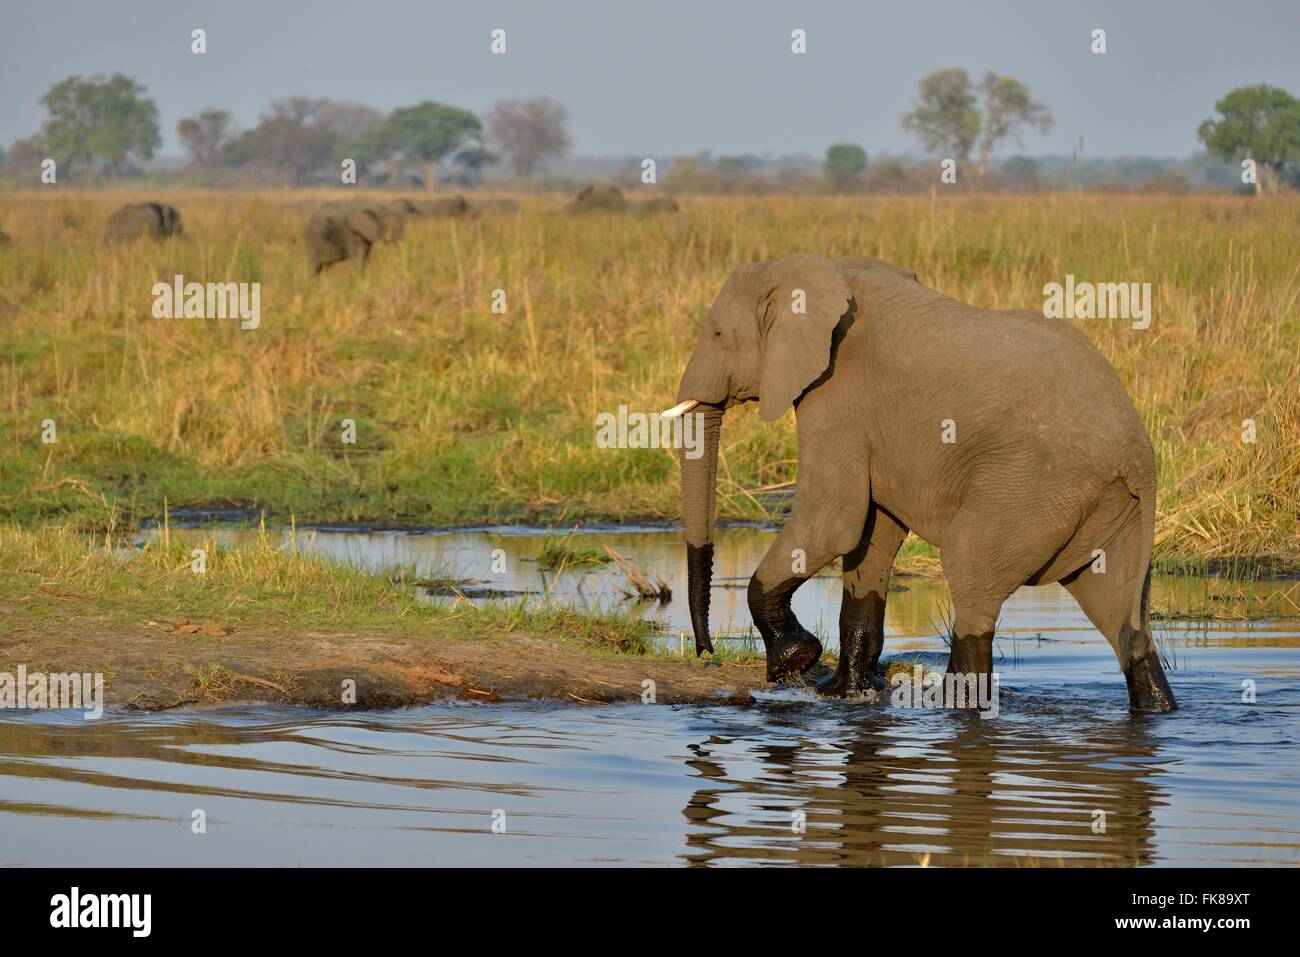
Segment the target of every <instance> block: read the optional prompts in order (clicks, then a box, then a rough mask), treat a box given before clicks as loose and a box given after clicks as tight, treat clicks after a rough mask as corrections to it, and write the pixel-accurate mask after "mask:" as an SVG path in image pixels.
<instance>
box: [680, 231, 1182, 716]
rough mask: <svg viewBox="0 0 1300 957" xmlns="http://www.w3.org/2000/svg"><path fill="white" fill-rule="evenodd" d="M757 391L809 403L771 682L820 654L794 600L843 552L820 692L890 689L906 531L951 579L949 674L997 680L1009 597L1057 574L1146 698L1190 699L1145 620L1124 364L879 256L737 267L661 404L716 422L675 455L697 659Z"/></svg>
mask: <svg viewBox="0 0 1300 957" xmlns="http://www.w3.org/2000/svg"><path fill="white" fill-rule="evenodd" d="M753 401H756V402H758V410H759V416H760V418H762V419H764V420H768V421H770V420H773V419H776V418H779V417H781V416H782V415H784V413H785V412H786V411H787V410H788V409H790V408H792V407H793V409H794V411H795V426H796V431H797V437H798V478H797V483H796V488H795V495H794V504H793V508H792V510H791V513H790V515H789V518H788V519H787V521H786V522H785V524H784V525H783V527H782V528H781V529H780V531H779V532H778V533H777V535H776V539H775V541H774V542H773V543H772V545H771V547H770V548H769V550H768V551H767V553H766V555H765V556H764V557H763V559H762V561H761V562H760V564H759V566H758V568H757V570H756V571H755V572H754V574H753V577H752V578H751V579H750V581H749V586H748V603H749V610H750V613H751V615H752V616H753V619H754V624H755V627H756V629H757V630H758V632H759V634H760V635H761V637H762V638H763V642H764V646H765V650H766V654H767V678H768V680H769V681H784V680H789V679H794V678H797V677H798V676H800V675H801V674H802V673H805V672H806V671H808V669H810V668H811V666H812V665H814V664H815V663H816V662H817V661H818V660H819V658H820V656H821V652H822V647H821V643H820V642H819V641H818V640H817V639H816V638H815V637H814V636H813V635H811V634H810V633H809V632H808V631H807V630H805V629H804V628H803V627H802V626H801V625H800V624H799V622H798V621H797V620H796V618H795V616H794V615H793V613H792V612H791V610H790V599H791V595H792V594H793V592H794V591H795V589H796V588H798V587H799V586H800V585H801V584H802V583H803V582H804V581H806V580H807V579H808V578H809V577H810V576H812V575H813V574H814V573H816V572H817V571H818V570H819V569H820V568H822V567H824V566H825V565H826V564H828V563H829V562H831V561H832V560H834V559H835V558H837V557H842V558H843V602H842V605H841V608H840V621H839V639H840V655H839V661H838V665H837V667H836V669H835V672H834V673H833V674H832V675H830V676H829V677H828V678H826V679H825V680H824V681H823V682H822V683H821V684H820V685H819V687H818V691H819V692H821V693H822V694H825V695H828V696H833V697H842V696H857V695H869V694H871V693H872V689H873V688H874V689H876V690H877V691H878V690H879V689H880V687H881V684H882V681H881V679H880V678H879V676H878V675H877V674H876V671H877V666H878V662H879V657H880V653H881V650H882V646H883V642H884V615H885V599H886V596H887V594H888V589H889V576H890V571H891V569H892V566H893V562H894V558H895V556H896V555H897V553H898V549H899V547H900V546H901V545H902V543H903V539H904V538H905V537H906V536H907V534H908V532H909V531H911V532H914V533H916V535H917V536H918V537H920V538H922V539H924V540H925V541H928V542H930V543H931V544H933V545H935V546H937V547H938V549H939V554H940V560H941V562H942V565H943V569H944V574H945V575H946V577H947V579H948V583H949V586H950V589H951V598H952V604H953V610H954V612H955V615H956V620H955V623H954V625H953V628H952V638H951V647H950V654H949V661H948V671H949V672H950V673H953V674H955V675H961V676H965V677H966V679H967V680H970V679H969V676H972V675H974V676H977V677H976V678H975V680H981V679H980V678H979V677H978V676H985V675H990V674H991V672H992V666H993V658H992V656H993V632H994V626H995V623H996V621H997V618H998V613H999V610H1000V609H1001V606H1002V603H1003V601H1004V600H1005V599H1006V598H1007V597H1008V596H1010V595H1011V593H1012V592H1013V591H1015V589H1017V588H1018V587H1020V586H1021V585H1045V584H1050V583H1052V582H1060V583H1061V584H1062V585H1064V586H1065V588H1066V589H1068V590H1069V592H1070V593H1071V594H1072V595H1073V596H1074V598H1075V600H1076V601H1078V603H1079V605H1080V607H1081V608H1082V609H1083V611H1084V612H1085V614H1086V615H1087V616H1088V618H1089V619H1090V620H1091V621H1092V623H1093V625H1094V626H1095V627H1096V628H1097V629H1098V631H1100V632H1101V633H1102V634H1103V635H1104V636H1105V637H1106V639H1107V640H1108V641H1109V643H1110V645H1111V647H1112V649H1113V650H1114V652H1115V655H1116V657H1117V658H1118V660H1119V664H1120V668H1121V670H1122V671H1123V673H1124V677H1125V680H1126V683H1127V686H1128V696H1129V704H1130V707H1131V708H1132V709H1133V710H1135V711H1145V712H1165V711H1171V710H1173V709H1174V707H1175V701H1174V696H1173V692H1172V691H1171V690H1170V687H1169V682H1168V680H1167V679H1166V677H1165V674H1164V671H1163V669H1162V668H1161V665H1160V659H1159V656H1158V654H1157V650H1156V647H1155V644H1154V642H1153V640H1152V637H1151V629H1150V626H1149V623H1148V616H1147V598H1148V591H1149V587H1150V570H1151V555H1152V546H1153V540H1154V523H1155V496H1156V472H1155V457H1154V454H1153V452H1152V448H1151V442H1150V439H1149V438H1148V436H1147V433H1146V430H1145V428H1144V427H1143V425H1142V420H1141V418H1140V417H1139V416H1138V413H1137V410H1136V409H1135V407H1134V405H1133V402H1132V400H1131V399H1130V398H1129V396H1128V393H1127V392H1126V391H1125V389H1124V386H1123V384H1122V383H1121V382H1120V379H1119V376H1118V374H1117V373H1116V372H1115V370H1114V368H1113V367H1112V366H1111V365H1110V363H1109V362H1108V361H1107V360H1106V358H1105V357H1104V356H1103V355H1102V354H1101V353H1100V352H1099V351H1098V350H1097V349H1096V347H1095V346H1093V344H1092V342H1091V341H1090V340H1089V339H1088V337H1087V336H1086V335H1085V334H1084V333H1083V332H1082V331H1081V330H1079V329H1078V328H1077V327H1075V326H1074V325H1072V324H1071V323H1069V322H1066V321H1064V320H1060V319H1051V318H1046V317H1045V316H1044V315H1043V314H1042V313H1041V312H1034V311H1028V310H1023V311H994V310H990V309H981V308H977V307H975V306H970V305H967V304H966V303H963V302H959V301H957V300H955V299H950V298H948V297H947V296H944V295H942V294H941V293H938V292H935V291H934V290H932V289H929V288H927V287H926V286H924V285H922V284H921V283H920V282H918V281H917V278H916V275H915V274H914V273H912V272H910V271H908V270H905V269H902V268H900V267H898V266H895V265H892V264H890V263H887V262H884V261H882V260H878V259H873V258H870V257H864V256H854V257H843V258H834V259H833V258H827V257H824V256H818V255H814V254H810V253H795V254H792V255H789V256H786V257H785V258H783V259H780V260H777V261H774V262H759V263H753V264H749V265H742V266H740V267H739V268H737V269H736V270H735V271H734V272H733V273H732V274H731V276H730V277H729V278H728V279H727V281H726V283H725V284H724V285H723V287H722V289H721V291H720V292H719V293H718V297H717V299H716V300H715V301H714V303H713V305H712V306H711V308H710V309H709V312H708V314H707V317H706V319H705V323H704V329H703V331H702V333H701V335H700V338H699V341H698V342H697V344H696V345H695V348H694V351H693V353H692V355H691V358H690V361H689V362H688V364H687V366H686V370H685V372H684V373H683V374H682V378H681V383H680V387H679V389H678V404H677V405H676V406H674V407H673V408H671V409H669V410H667V411H666V412H664V413H663V414H664V415H665V416H667V417H673V416H677V415H681V414H684V413H688V412H689V413H693V415H694V417H695V421H696V422H697V423H698V424H699V427H700V428H701V429H702V430H703V441H704V453H703V454H699V451H698V446H696V450H695V455H694V457H691V456H688V455H687V454H685V452H683V453H681V454H680V468H681V484H682V510H683V513H684V519H685V532H686V559H687V588H688V604H689V609H690V615H691V623H692V626H693V628H694V631H695V648H696V654H697V655H699V654H702V653H703V652H704V651H709V652H712V650H713V645H712V641H711V639H710V637H709V589H710V579H711V576H712V569H713V545H712V535H713V527H712V526H713V519H714V509H715V498H716V490H715V488H714V481H715V478H716V472H717V462H718V441H719V436H720V429H721V424H722V418H723V415H724V412H725V411H726V410H727V409H729V408H730V407H732V406H734V405H738V404H740V403H744V402H753ZM1098 555H1102V556H1104V558H1103V561H1104V564H1103V565H1101V566H1100V567H1102V568H1104V573H1101V572H1098V571H1095V570H1094V569H1096V568H1097V567H1098V565H1097V561H1096V560H1097V556H1098ZM983 680H987V679H983Z"/></svg>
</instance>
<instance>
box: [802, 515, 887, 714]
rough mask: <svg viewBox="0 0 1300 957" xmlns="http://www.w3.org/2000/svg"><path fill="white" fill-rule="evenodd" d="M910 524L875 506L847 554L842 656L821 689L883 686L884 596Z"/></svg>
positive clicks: (832, 692)
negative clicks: (879, 670) (906, 525)
mask: <svg viewBox="0 0 1300 957" xmlns="http://www.w3.org/2000/svg"><path fill="white" fill-rule="evenodd" d="M906 537H907V529H906V528H904V527H903V525H901V524H900V523H899V522H898V521H896V520H895V519H894V518H893V516H891V515H889V514H888V513H886V512H883V511H881V510H880V509H879V508H877V507H875V506H873V507H872V509H871V515H870V516H869V517H868V519H867V527H866V529H865V530H864V532H863V535H862V541H861V542H859V543H858V546H857V547H856V548H855V549H854V550H853V551H851V552H849V553H848V554H847V555H845V556H844V597H843V600H842V602H841V603H840V660H839V665H838V667H836V669H835V674H833V675H831V677H829V678H827V679H826V680H825V681H823V682H822V683H821V684H820V685H818V686H817V692H818V694H823V695H828V696H831V697H837V698H840V697H845V696H849V695H861V694H864V693H865V692H866V691H867V689H869V688H873V687H874V688H883V687H884V681H883V680H882V679H881V678H880V676H879V675H877V674H876V666H877V665H878V663H879V662H880V652H881V651H882V650H883V648H884V645H885V601H886V597H887V595H888V593H889V573H890V570H891V569H892V568H893V565H894V557H895V556H896V555H897V554H898V549H899V546H901V545H902V544H903V539H904V538H906Z"/></svg>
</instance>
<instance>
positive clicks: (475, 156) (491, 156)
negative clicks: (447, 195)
mask: <svg viewBox="0 0 1300 957" xmlns="http://www.w3.org/2000/svg"><path fill="white" fill-rule="evenodd" d="M496 161H497V155H496V154H495V153H492V152H489V151H488V150H487V149H485V148H484V147H482V146H467V147H465V148H464V149H462V150H461V151H460V152H459V153H457V154H456V156H455V158H453V159H452V162H453V163H454V164H455V165H457V166H459V167H461V168H462V169H464V170H465V173H464V174H463V177H462V179H463V181H464V182H465V183H466V185H469V186H475V185H477V184H478V183H479V181H480V180H482V179H483V170H484V169H485V168H486V167H488V166H491V165H492V164H493V163H495V162H496Z"/></svg>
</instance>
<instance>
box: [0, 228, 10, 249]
mask: <svg viewBox="0 0 1300 957" xmlns="http://www.w3.org/2000/svg"><path fill="white" fill-rule="evenodd" d="M8 242H9V234H8V233H7V232H5V231H4V230H3V229H0V246H3V245H5V244H6V243H8Z"/></svg>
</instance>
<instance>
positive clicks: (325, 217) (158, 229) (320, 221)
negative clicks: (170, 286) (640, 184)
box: [0, 183, 678, 274]
mask: <svg viewBox="0 0 1300 957" xmlns="http://www.w3.org/2000/svg"><path fill="white" fill-rule="evenodd" d="M310 208H311V215H310V217H309V218H308V220H307V224H306V226H305V227H304V229H303V246H304V248H305V250H306V253H307V263H308V265H309V266H310V268H311V270H312V272H314V273H316V274H319V273H321V272H322V271H323V270H324V269H325V267H327V266H330V265H333V264H334V263H338V262H346V261H348V260H354V261H356V262H358V263H365V261H366V259H367V258H368V257H369V255H370V249H371V247H372V246H374V245H375V244H376V243H380V242H388V243H395V242H397V241H398V240H400V239H401V238H402V234H403V232H404V231H405V229H406V223H407V221H408V220H411V219H431V218H437V217H459V216H479V215H484V214H492V213H513V212H517V211H518V210H519V204H518V203H517V202H516V201H515V200H513V199H502V198H490V199H482V200H475V201H473V202H470V201H469V200H467V199H466V198H465V197H464V196H461V195H456V196H446V197H438V198H436V199H392V200H378V199H371V200H353V201H340V202H331V203H324V204H320V205H316V204H313V205H312V206H311V207H310ZM677 211H678V206H677V202H676V201H675V200H673V199H672V198H671V197H659V198H656V199H650V200H643V201H640V202H636V201H631V200H628V199H627V198H626V197H625V196H624V195H623V191H622V190H621V189H619V188H618V187H617V186H613V185H610V184H608V183H593V184H591V185H589V186H586V187H584V188H583V189H582V190H581V191H580V192H579V193H578V194H577V196H575V197H574V199H573V200H572V201H571V202H570V203H568V204H567V205H566V206H565V207H564V212H566V213H576V214H582V213H601V212H603V213H637V214H640V215H646V214H654V213H670V212H672V213H675V212H677ZM183 232H184V227H183V226H182V224H181V215H180V213H179V212H177V211H176V208H175V207H174V206H170V205H168V204H167V203H157V202H146V203H128V204H127V205H125V206H123V207H121V208H120V209H118V210H116V211H114V213H113V214H112V215H111V216H109V218H108V225H107V228H106V236H107V238H108V240H109V241H110V242H114V241H130V240H135V239H155V240H162V239H168V238H170V237H173V236H179V235H181V234H182V233H183ZM7 242H9V236H8V235H6V234H5V233H4V232H3V231H2V230H0V245H3V244H4V243H7Z"/></svg>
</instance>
